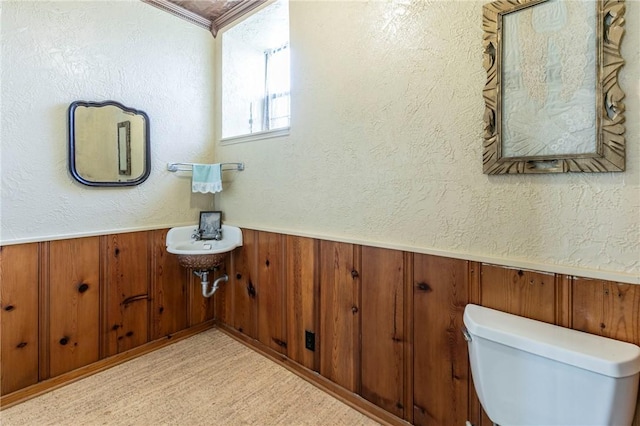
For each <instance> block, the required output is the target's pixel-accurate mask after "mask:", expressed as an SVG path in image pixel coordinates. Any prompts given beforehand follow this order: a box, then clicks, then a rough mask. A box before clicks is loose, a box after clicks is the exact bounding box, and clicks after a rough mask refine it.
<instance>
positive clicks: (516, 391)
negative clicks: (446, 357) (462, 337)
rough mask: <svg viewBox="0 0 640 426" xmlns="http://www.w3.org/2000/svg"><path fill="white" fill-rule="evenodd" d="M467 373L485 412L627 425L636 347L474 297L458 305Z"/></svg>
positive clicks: (527, 419)
mask: <svg viewBox="0 0 640 426" xmlns="http://www.w3.org/2000/svg"><path fill="white" fill-rule="evenodd" d="M464 325H465V327H466V331H467V338H469V337H470V341H469V342H468V348H469V360H470V363H471V374H472V377H473V382H474V385H475V388H476V393H477V394H478V398H479V399H480V403H481V404H482V407H483V408H484V410H485V412H486V413H487V415H488V416H489V418H490V419H491V420H492V421H493V422H494V423H496V424H499V425H501V426H511V425H546V426H551V425H576V426H586V425H598V426H603V425H630V424H631V422H632V421H633V415H634V411H635V405H636V397H637V391H638V376H639V375H638V372H639V371H640V348H638V346H636V345H633V344H630V343H625V342H620V341H618V340H613V339H608V338H605V337H600V336H596V335H593V334H588V333H583V332H580V331H576V330H571V329H568V328H563V327H558V326H555V325H551V324H547V323H543V322H540V321H535V320H531V319H527V318H523V317H519V316H516V315H511V314H507V313H504V312H500V311H496V310H493V309H489V308H484V307H482V306H477V305H467V306H466V307H465V310H464Z"/></svg>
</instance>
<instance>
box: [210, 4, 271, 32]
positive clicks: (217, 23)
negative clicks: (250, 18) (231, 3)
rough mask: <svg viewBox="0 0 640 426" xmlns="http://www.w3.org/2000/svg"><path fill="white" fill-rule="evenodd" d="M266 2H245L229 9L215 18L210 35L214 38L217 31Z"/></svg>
mask: <svg viewBox="0 0 640 426" xmlns="http://www.w3.org/2000/svg"><path fill="white" fill-rule="evenodd" d="M266 2H267V0H246V1H242V2H240V3H239V4H238V5H237V6H235V7H233V8H231V9H229V10H228V11H227V12H225V13H224V14H222V15H220V16H219V17H218V18H216V19H215V20H214V21H213V22H212V24H211V34H213V36H214V37H215V36H216V35H217V34H218V31H219V30H220V29H221V28H223V27H225V26H227V25H229V24H230V23H232V22H233V21H235V20H236V19H238V18H240V17H242V16H244V15H246V14H247V13H249V12H250V11H252V10H253V9H255V8H257V7H259V6H261V5H263V4H264V3H266Z"/></svg>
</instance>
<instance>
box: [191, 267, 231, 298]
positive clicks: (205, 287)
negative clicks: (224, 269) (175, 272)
mask: <svg viewBox="0 0 640 426" xmlns="http://www.w3.org/2000/svg"><path fill="white" fill-rule="evenodd" d="M209 272H213V271H208V270H204V271H193V273H194V274H195V275H197V276H198V277H200V280H202V295H203V296H204V297H211V296H213V293H215V292H216V290H217V289H218V287H220V283H221V282H225V283H226V282H227V281H229V275H227V274H223V275H222V276H221V277H218V278H216V280H215V281H214V282H213V285H212V286H211V288H209Z"/></svg>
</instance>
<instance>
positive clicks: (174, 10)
mask: <svg viewBox="0 0 640 426" xmlns="http://www.w3.org/2000/svg"><path fill="white" fill-rule="evenodd" d="M141 1H142V2H143V3H147V4H150V5H151V6H155V7H157V8H158V9H161V10H164V11H165V12H169V13H170V14H172V15H175V16H177V17H179V18H182V19H184V20H187V21H189V22H191V23H192V24H195V25H197V26H199V27H201V28H204V29H206V30H209V31H211V32H212V33H213V31H212V22H211V21H210V20H209V19H207V18H203V17H202V16H200V15H197V14H195V13H193V12H191V11H189V10H187V9H185V8H183V7H181V6H178V5H177V4H175V3H171V2H170V1H168V0H141ZM213 35H214V37H215V33H213Z"/></svg>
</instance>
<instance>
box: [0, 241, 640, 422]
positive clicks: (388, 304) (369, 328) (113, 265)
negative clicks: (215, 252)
mask: <svg viewBox="0 0 640 426" xmlns="http://www.w3.org/2000/svg"><path fill="white" fill-rule="evenodd" d="M165 236H166V230H157V231H149V232H140V233H130V234H117V235H107V236H102V237H91V238H80V239H73V240H65V241H56V242H44V243H35V244H24V245H17V246H7V247H2V249H1V251H0V279H1V280H2V281H1V282H2V285H1V287H0V307H1V310H0V323H1V325H0V327H1V331H2V339H1V347H0V356H1V362H2V369H1V374H2V376H1V377H0V382H1V389H2V395H3V397H4V395H6V394H11V393H12V392H16V391H17V390H20V389H22V388H25V387H28V386H30V385H33V384H35V383H37V382H38V381H42V380H45V379H47V378H52V377H56V376H57V375H60V374H64V372H66V371H74V369H78V368H81V367H82V366H83V365H87V364H91V363H95V362H96V360H103V359H105V358H107V357H109V356H111V355H115V354H118V353H122V351H127V350H128V349H131V348H134V347H136V346H139V345H142V344H144V343H145V342H149V341H152V340H154V339H160V338H162V337H163V336H171V335H172V333H176V332H180V330H185V329H186V328H189V327H194V326H197V325H198V324H202V323H203V322H206V321H209V320H211V319H212V318H213V317H214V314H215V317H216V318H217V320H218V321H219V323H220V324H221V325H222V327H223V328H225V329H228V330H235V332H236V333H239V334H238V335H239V336H243V339H244V341H246V342H249V344H251V345H253V346H254V347H255V348H256V349H258V350H261V351H264V352H265V353H269V354H272V355H274V356H273V358H274V359H276V360H286V361H287V364H289V365H296V366H298V367H296V368H298V369H299V371H308V372H309V374H308V376H307V377H308V378H309V377H311V378H315V379H313V380H318V381H319V382H321V383H325V384H326V383H331V384H332V386H334V389H340V390H341V391H340V392H337V391H336V392H334V393H336V394H341V395H343V396H344V395H347V396H346V397H345V399H346V400H349V401H352V402H353V405H355V406H358V407H360V408H361V409H363V410H365V411H366V410H369V412H372V413H373V412H374V411H375V412H376V413H377V415H378V418H380V416H379V414H380V413H385V416H386V417H384V416H382V417H383V419H384V420H385V421H388V422H390V423H397V424H403V422H409V423H413V424H416V425H442V426H449V425H463V424H464V423H465V422H466V421H467V420H469V421H470V422H471V423H472V424H474V425H475V426H487V425H491V422H490V420H489V419H488V418H487V417H486V415H485V414H484V413H483V412H482V409H481V407H480V404H479V402H478V399H477V397H476V395H475V391H474V388H473V383H472V378H471V377H470V372H469V362H468V353H467V347H466V343H465V341H464V339H463V337H462V334H461V332H460V329H461V327H462V315H463V311H464V307H465V306H466V305H467V304H468V303H475V304H480V305H483V306H487V307H491V308H495V309H499V310H502V311H505V312H510V313H514V314H517V315H521V316H524V317H528V318H533V319H537V320H541V321H545V322H548V323H552V324H558V325H561V326H565V327H570V328H574V329H577V330H582V331H585V332H589V333H594V334H598V335H602V336H606V337H611V338H614V339H619V340H623V341H627V342H631V343H635V344H640V286H636V285H629V284H622V283H615V282H608V281H601V280H593V279H587V278H579V277H572V276H565V275H559V274H551V273H547V272H544V271H529V270H520V269H514V268H507V267H503V266H498V265H490V264H482V263H478V262H470V261H466V260H460V259H451V258H445V257H438V256H431V255H424V254H417V253H410V252H403V251H398V250H389V249H382V248H374V247H367V246H360V245H354V244H347V243H340V242H333V241H326V240H319V239H313V238H304V237H296V236H291V235H281V234H276V233H270V232H262V231H254V230H243V239H244V245H243V246H242V247H241V248H239V249H236V250H235V251H234V252H233V253H232V255H231V256H230V257H229V259H228V261H227V263H226V265H225V267H224V270H221V271H219V272H218V273H225V272H226V273H228V274H229V281H228V282H227V283H226V284H223V285H222V287H221V288H220V289H219V290H218V292H217V293H216V294H215V296H214V299H215V300H214V303H212V301H211V300H210V299H204V298H203V297H202V296H201V294H200V284H199V280H198V279H197V278H195V277H194V276H193V275H192V274H190V272H189V271H187V270H185V269H183V268H181V267H180V266H179V265H178V264H177V261H176V259H175V257H174V256H172V255H169V254H167V253H166V250H165V248H164V238H165ZM218 273H217V274H218ZM307 333H310V334H309V336H310V337H311V342H308V341H307V339H306V335H307ZM309 343H310V344H311V345H312V346H314V348H313V350H311V349H309V348H307V344H309ZM376 410H377V411H376ZM636 422H637V420H636ZM634 424H635V425H636V426H638V423H634Z"/></svg>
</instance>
